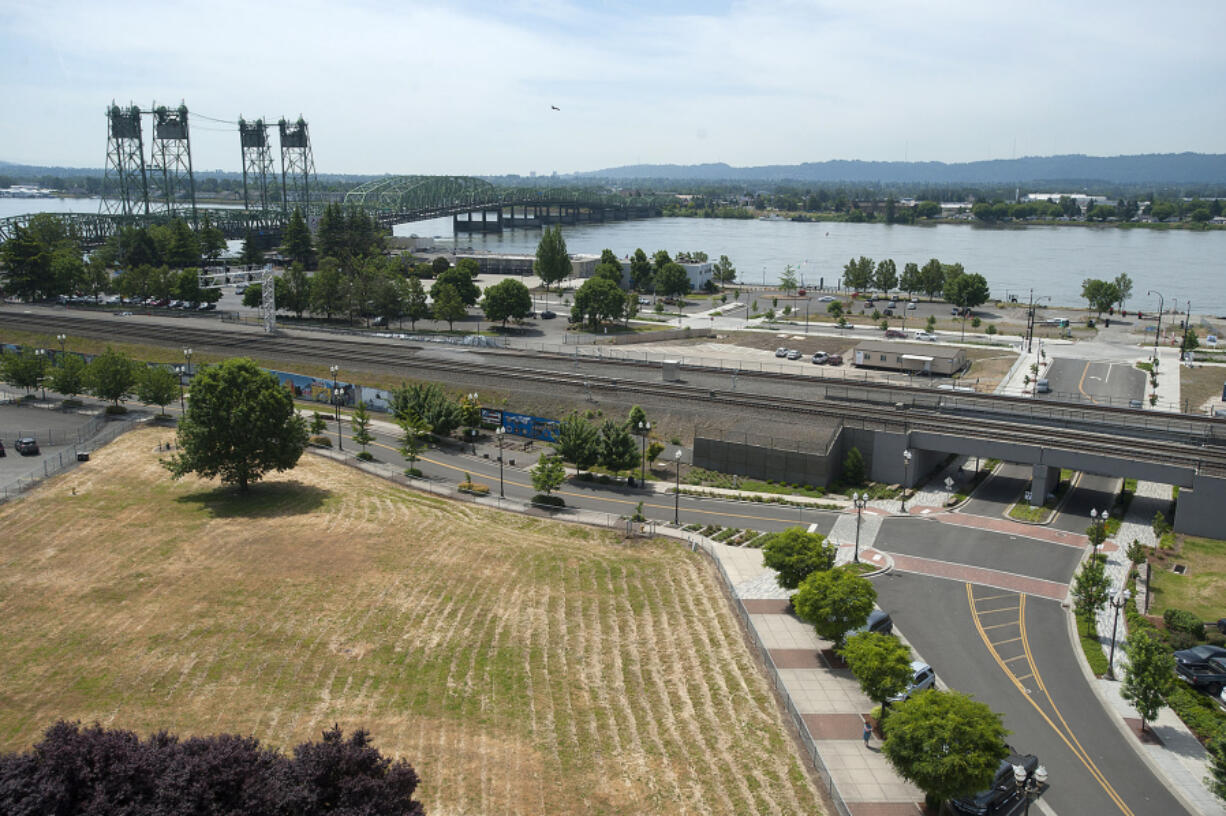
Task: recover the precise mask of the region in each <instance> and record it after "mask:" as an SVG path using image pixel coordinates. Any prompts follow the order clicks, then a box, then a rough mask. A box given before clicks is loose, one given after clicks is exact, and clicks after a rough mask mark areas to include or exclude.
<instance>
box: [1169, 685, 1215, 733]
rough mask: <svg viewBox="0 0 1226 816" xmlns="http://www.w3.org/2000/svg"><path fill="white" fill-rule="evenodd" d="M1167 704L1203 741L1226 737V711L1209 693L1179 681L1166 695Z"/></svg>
mask: <svg viewBox="0 0 1226 816" xmlns="http://www.w3.org/2000/svg"><path fill="white" fill-rule="evenodd" d="M1166 704H1167V705H1169V706H1170V707H1171V710H1172V711H1174V712H1175V714H1176V715H1178V717H1179V719H1181V720H1183V723H1184V725H1186V726H1187V727H1188V728H1190V729H1191V730H1192V733H1194V734H1196V736H1197V738H1198V739H1200V740H1201V741H1206V742H1207V741H1209V740H1212V739H1214V738H1221V737H1226V713H1224V712H1222V711H1221V710H1220V709H1218V707H1217V705H1216V704H1215V703H1214V702H1213V700H1211V699H1210V698H1209V696H1208V695H1206V694H1201V693H1200V692H1197V691H1195V690H1193V689H1192V688H1191V687H1190V686H1187V685H1185V684H1183V683H1178V684H1176V685H1175V688H1173V689H1172V690H1171V693H1170V694H1168V695H1167V696H1166Z"/></svg>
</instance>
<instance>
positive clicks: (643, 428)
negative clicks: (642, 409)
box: [639, 422, 651, 487]
mask: <svg viewBox="0 0 1226 816" xmlns="http://www.w3.org/2000/svg"><path fill="white" fill-rule="evenodd" d="M650 430H651V423H650V422H640V423H639V436H640V437H642V440H643V454H642V459H641V460H640V464H639V486H640V487H642V486H643V485H646V484H647V432H648V431H650Z"/></svg>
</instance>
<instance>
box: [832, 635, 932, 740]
mask: <svg viewBox="0 0 1226 816" xmlns="http://www.w3.org/2000/svg"><path fill="white" fill-rule="evenodd" d="M841 654H842V655H843V659H844V660H846V661H847V667H848V668H849V669H851V673H852V675H853V676H854V677H855V678H856V681H857V682H859V684H860V690H861V691H863V692H864V694H865V696H867V697H868V698H869V699H870V700H872V701H873V702H875V703H878V704H879V705H880V706H881V714H882V719H884V718H885V711H886V707H887V706H888V705H889V701H890V698H891V697H893V696H894V695H896V694H902V693H903V692H904V691H906V690H907V686H909V685H910V683H911V678H912V677H913V676H914V674H913V672H912V669H911V650H910V649H908V648H907V645H906V644H905V643H903V642H902V641H901V640H899V639H898V638H896V637H894V636H893V635H884V634H882V633H880V632H861V633H860V634H858V635H852V636H851V637H849V638H848V639H847V643H846V644H844V645H843V651H842V652H841Z"/></svg>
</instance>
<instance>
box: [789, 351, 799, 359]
mask: <svg viewBox="0 0 1226 816" xmlns="http://www.w3.org/2000/svg"><path fill="white" fill-rule="evenodd" d="M788 359H789V360H799V359H800V352H799V351H798V350H797V349H788Z"/></svg>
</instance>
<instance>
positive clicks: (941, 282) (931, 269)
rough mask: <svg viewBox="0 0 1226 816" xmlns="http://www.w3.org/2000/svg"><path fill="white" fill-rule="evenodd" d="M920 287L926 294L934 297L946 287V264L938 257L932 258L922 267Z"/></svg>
mask: <svg viewBox="0 0 1226 816" xmlns="http://www.w3.org/2000/svg"><path fill="white" fill-rule="evenodd" d="M919 274H920V284H921V286H920V289H921V291H923V293H924V294H925V295H927V296H928V297H930V298H934V297H936V296H937V295H939V294H941V292H942V291H944V289H945V265H944V264H942V263H941V262H940V261H938V260H937V259H936V258H930V259H929V260H928V263H926V264H924V265H923V267H921V268H920V271H919Z"/></svg>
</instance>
